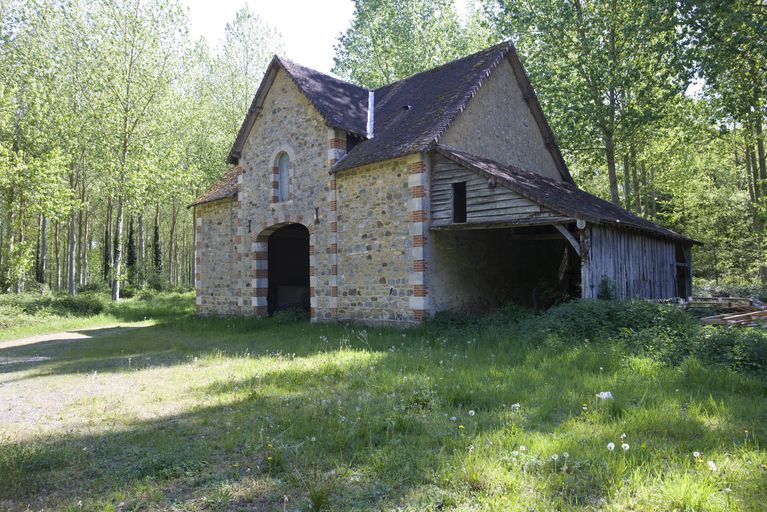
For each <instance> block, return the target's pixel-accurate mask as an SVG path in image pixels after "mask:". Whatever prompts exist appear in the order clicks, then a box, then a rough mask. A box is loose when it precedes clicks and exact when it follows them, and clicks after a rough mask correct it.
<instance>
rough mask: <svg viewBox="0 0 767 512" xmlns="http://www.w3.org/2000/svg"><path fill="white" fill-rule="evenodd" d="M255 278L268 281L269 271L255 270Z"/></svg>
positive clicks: (263, 269)
mask: <svg viewBox="0 0 767 512" xmlns="http://www.w3.org/2000/svg"><path fill="white" fill-rule="evenodd" d="M256 278H257V279H269V270H267V269H265V268H259V269H258V270H256Z"/></svg>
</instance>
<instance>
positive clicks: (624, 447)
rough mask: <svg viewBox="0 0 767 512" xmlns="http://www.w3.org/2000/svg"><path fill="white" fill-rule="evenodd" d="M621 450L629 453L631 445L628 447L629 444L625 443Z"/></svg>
mask: <svg viewBox="0 0 767 512" xmlns="http://www.w3.org/2000/svg"><path fill="white" fill-rule="evenodd" d="M621 448H622V449H623V451H624V452H627V451H629V445H628V443H623V444H622V445H621Z"/></svg>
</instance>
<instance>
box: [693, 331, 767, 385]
mask: <svg viewBox="0 0 767 512" xmlns="http://www.w3.org/2000/svg"><path fill="white" fill-rule="evenodd" d="M696 355H697V356H698V357H699V358H700V359H701V360H702V361H705V362H707V363H710V364H717V365H722V366H727V367H728V368H731V369H733V370H736V371H741V372H748V373H756V374H759V375H763V376H767V332H765V331H764V330H763V329H760V328H753V327H732V328H729V329H728V328H723V327H706V328H704V329H702V332H701V337H700V338H699V340H698V346H697V347H696Z"/></svg>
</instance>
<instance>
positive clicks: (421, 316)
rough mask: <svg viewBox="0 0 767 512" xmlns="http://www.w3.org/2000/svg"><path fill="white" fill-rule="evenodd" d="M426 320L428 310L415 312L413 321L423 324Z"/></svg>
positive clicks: (415, 310)
mask: <svg viewBox="0 0 767 512" xmlns="http://www.w3.org/2000/svg"><path fill="white" fill-rule="evenodd" d="M425 319H426V310H425V309H414V310H413V320H415V321H416V322H421V321H423V320H425Z"/></svg>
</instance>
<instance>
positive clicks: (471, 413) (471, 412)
mask: <svg viewBox="0 0 767 512" xmlns="http://www.w3.org/2000/svg"><path fill="white" fill-rule="evenodd" d="M475 414H477V413H476V412H474V410H473V409H472V410H471V411H469V416H474V415H475Z"/></svg>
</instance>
